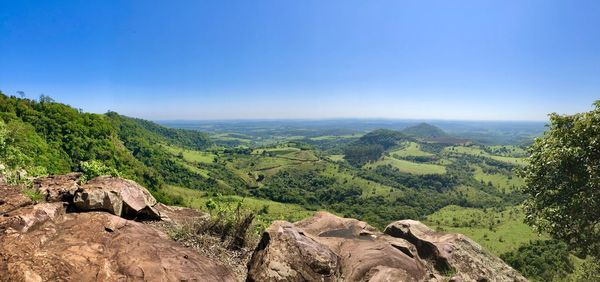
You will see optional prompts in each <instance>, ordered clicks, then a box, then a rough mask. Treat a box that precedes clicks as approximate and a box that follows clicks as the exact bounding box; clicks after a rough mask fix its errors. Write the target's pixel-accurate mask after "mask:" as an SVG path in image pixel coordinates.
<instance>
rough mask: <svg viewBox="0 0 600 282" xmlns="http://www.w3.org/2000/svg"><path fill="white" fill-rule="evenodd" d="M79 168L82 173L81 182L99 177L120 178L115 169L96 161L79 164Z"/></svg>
mask: <svg viewBox="0 0 600 282" xmlns="http://www.w3.org/2000/svg"><path fill="white" fill-rule="evenodd" d="M79 167H80V169H81V172H82V173H83V175H82V177H81V181H82V182H86V181H88V180H90V179H92V178H95V177H98V176H101V175H111V176H120V173H119V172H118V171H117V170H116V169H115V168H113V167H109V166H107V165H105V164H104V163H102V162H100V161H97V160H91V161H83V162H80V163H79Z"/></svg>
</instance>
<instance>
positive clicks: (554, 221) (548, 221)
mask: <svg viewBox="0 0 600 282" xmlns="http://www.w3.org/2000/svg"><path fill="white" fill-rule="evenodd" d="M594 105H595V109H594V110H592V111H590V112H585V113H579V114H575V115H558V114H555V113H553V114H550V125H549V130H547V131H546V132H545V133H544V135H543V136H542V137H540V138H537V139H536V140H535V142H534V144H533V145H532V146H531V147H530V149H529V150H530V153H531V156H530V157H529V164H528V165H527V167H525V168H524V169H523V171H522V175H523V177H524V178H525V182H526V185H525V187H524V189H523V191H524V193H525V194H527V195H528V196H529V198H528V199H527V200H526V201H525V203H524V205H525V212H526V214H527V217H526V220H527V222H528V223H529V224H531V225H533V226H534V227H536V228H537V229H539V230H540V231H546V232H548V233H549V234H551V235H552V236H553V237H555V238H557V239H561V240H564V241H565V242H566V243H567V244H569V246H570V247H572V248H574V249H576V250H577V251H579V252H580V253H581V254H592V255H596V256H597V255H598V254H600V101H597V102H595V103H594Z"/></svg>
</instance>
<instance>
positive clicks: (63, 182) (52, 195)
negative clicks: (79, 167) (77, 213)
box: [33, 172, 81, 202]
mask: <svg viewBox="0 0 600 282" xmlns="http://www.w3.org/2000/svg"><path fill="white" fill-rule="evenodd" d="M80 178H81V173H76V172H73V173H69V174H65V175H51V176H47V177H40V178H37V179H35V180H33V188H34V189H36V190H37V191H38V192H40V193H41V194H42V195H43V196H44V199H45V200H46V202H69V201H71V200H72V199H73V196H74V195H75V192H76V191H77V190H78V189H79V188H80V186H79V179H80Z"/></svg>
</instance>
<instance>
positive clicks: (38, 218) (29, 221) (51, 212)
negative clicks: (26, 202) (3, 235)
mask: <svg viewBox="0 0 600 282" xmlns="http://www.w3.org/2000/svg"><path fill="white" fill-rule="evenodd" d="M65 209H66V205H65V203H41V204H37V205H33V206H27V207H24V208H21V209H18V210H15V211H13V212H11V213H8V214H6V215H5V216H3V217H1V218H0V232H4V231H8V232H12V231H18V232H27V231H28V230H29V229H31V228H35V227H37V226H39V225H42V224H44V223H45V222H46V221H48V220H51V221H58V220H61V219H62V217H63V216H64V215H65Z"/></svg>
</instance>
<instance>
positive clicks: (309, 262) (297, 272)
mask: <svg viewBox="0 0 600 282" xmlns="http://www.w3.org/2000/svg"><path fill="white" fill-rule="evenodd" d="M339 271H340V265H339V257H338V256H337V255H336V254H335V253H334V252H332V251H331V250H330V249H329V248H327V247H326V246H324V245H322V244H320V243H319V242H317V241H316V240H315V239H313V238H312V236H306V234H304V233H303V232H302V231H301V230H299V229H298V228H296V227H295V226H293V225H292V224H291V223H289V222H285V221H275V222H274V223H273V224H272V225H271V226H270V227H269V228H268V229H267V230H266V231H265V233H264V234H263V237H262V240H261V242H260V243H259V245H258V247H257V249H256V251H255V252H254V254H253V255H252V259H251V260H250V262H249V264H248V281H336V280H337V277H338V276H339Z"/></svg>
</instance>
